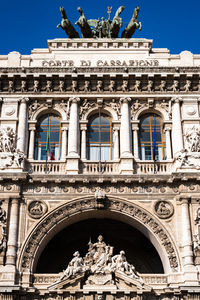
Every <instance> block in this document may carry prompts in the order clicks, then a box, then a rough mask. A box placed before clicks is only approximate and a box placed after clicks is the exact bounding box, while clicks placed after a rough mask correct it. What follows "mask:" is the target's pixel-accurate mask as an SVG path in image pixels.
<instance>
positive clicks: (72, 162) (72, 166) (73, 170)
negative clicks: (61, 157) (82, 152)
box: [66, 156, 80, 175]
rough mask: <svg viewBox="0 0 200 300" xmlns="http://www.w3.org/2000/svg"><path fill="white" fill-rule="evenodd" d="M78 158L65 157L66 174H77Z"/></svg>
mask: <svg viewBox="0 0 200 300" xmlns="http://www.w3.org/2000/svg"><path fill="white" fill-rule="evenodd" d="M79 159H80V158H79V156H78V157H73V156H68V157H67V167H66V172H67V174H72V175H75V174H78V173H79Z"/></svg>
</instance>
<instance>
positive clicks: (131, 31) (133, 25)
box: [121, 6, 142, 39]
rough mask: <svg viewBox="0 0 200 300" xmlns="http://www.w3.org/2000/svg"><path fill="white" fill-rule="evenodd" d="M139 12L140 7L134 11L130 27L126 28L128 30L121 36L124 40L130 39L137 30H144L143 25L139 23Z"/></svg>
mask: <svg viewBox="0 0 200 300" xmlns="http://www.w3.org/2000/svg"><path fill="white" fill-rule="evenodd" d="M139 10H140V8H139V6H137V7H136V8H135V9H134V12H133V15H132V18H131V20H130V22H129V23H128V26H126V28H125V29H124V31H123V32H122V36H121V37H122V38H127V39H130V38H131V37H132V35H133V34H134V32H135V30H136V29H139V30H141V29H142V23H141V22H138V19H137V16H138V13H139Z"/></svg>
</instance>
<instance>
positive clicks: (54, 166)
mask: <svg viewBox="0 0 200 300" xmlns="http://www.w3.org/2000/svg"><path fill="white" fill-rule="evenodd" d="M65 170H66V164H65V163H63V162H60V161H56V162H55V161H51V162H48V163H47V165H46V162H45V161H38V160H37V161H34V162H31V163H28V164H27V166H26V171H28V173H29V174H45V173H47V174H65Z"/></svg>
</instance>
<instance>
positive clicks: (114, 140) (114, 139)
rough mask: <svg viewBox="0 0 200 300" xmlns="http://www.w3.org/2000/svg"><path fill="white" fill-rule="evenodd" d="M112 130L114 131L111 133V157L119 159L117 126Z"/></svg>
mask: <svg viewBox="0 0 200 300" xmlns="http://www.w3.org/2000/svg"><path fill="white" fill-rule="evenodd" d="M113 132H114V134H113V142H114V149H113V151H114V153H113V154H114V155H113V158H114V160H118V159H119V128H118V127H114V128H113Z"/></svg>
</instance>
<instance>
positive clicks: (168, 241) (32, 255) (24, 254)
mask: <svg viewBox="0 0 200 300" xmlns="http://www.w3.org/2000/svg"><path fill="white" fill-rule="evenodd" d="M102 214H103V217H105V216H106V217H109V218H113V219H118V220H121V221H123V222H125V223H127V224H130V225H132V226H133V227H135V228H137V229H139V230H140V231H141V232H142V233H143V234H144V235H145V236H146V237H147V238H148V239H149V240H150V241H151V242H152V244H153V245H154V247H155V248H156V250H157V252H158V254H159V256H160V258H161V261H162V264H163V267H164V271H165V273H171V272H177V271H181V264H180V259H179V255H178V251H177V249H176V246H175V242H174V241H173V239H172V237H171V236H170V234H169V232H168V231H167V230H166V228H165V227H164V226H163V225H162V223H161V222H160V221H159V219H158V218H157V217H155V216H154V215H152V214H151V213H150V212H149V211H147V210H146V209H144V208H142V207H140V206H139V205H138V204H135V203H132V202H130V201H127V200H124V199H121V198H118V197H109V198H107V199H106V204H105V207H104V209H99V206H98V204H97V202H96V200H95V198H94V197H91V196H90V197H89V196H88V197H84V198H78V199H74V200H73V201H70V202H67V203H64V204H62V205H60V206H58V207H57V208H55V209H54V210H53V211H51V212H49V213H48V214H46V215H45V216H44V217H43V218H42V219H41V220H40V221H39V222H38V223H37V224H36V225H35V226H34V228H33V229H32V230H31V232H30V233H29V235H28V237H27V239H26V240H25V242H24V244H23V246H22V248H21V252H20V255H19V259H18V264H17V265H18V270H19V271H20V272H31V273H33V272H34V268H35V266H36V264H37V260H38V258H39V256H40V254H41V252H42V251H43V249H44V247H45V246H46V245H47V243H48V241H49V240H50V239H51V238H52V237H53V236H55V235H56V233H58V232H59V231H60V230H62V229H63V228H64V227H66V226H69V225H71V224H73V223H75V222H77V221H80V220H84V219H87V218H91V217H94V216H98V217H101V215H102Z"/></svg>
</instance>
